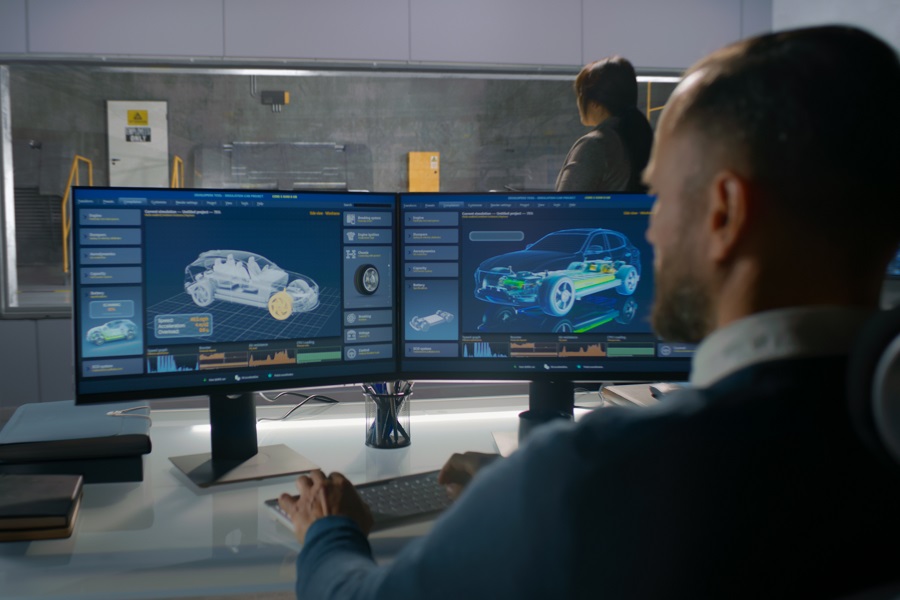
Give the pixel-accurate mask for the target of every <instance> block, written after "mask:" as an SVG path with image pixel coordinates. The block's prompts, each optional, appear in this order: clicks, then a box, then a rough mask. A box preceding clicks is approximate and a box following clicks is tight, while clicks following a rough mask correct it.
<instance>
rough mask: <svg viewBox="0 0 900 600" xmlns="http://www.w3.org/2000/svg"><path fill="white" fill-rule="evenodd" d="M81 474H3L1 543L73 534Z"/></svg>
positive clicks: (0, 487)
mask: <svg viewBox="0 0 900 600" xmlns="http://www.w3.org/2000/svg"><path fill="white" fill-rule="evenodd" d="M83 482H84V478H83V477H82V476H81V475H0V541H20V540H40V539H51V538H65V537H69V536H70V535H72V530H73V528H74V527H75V519H76V516H77V514H78V508H79V506H80V505H81V496H82V489H83Z"/></svg>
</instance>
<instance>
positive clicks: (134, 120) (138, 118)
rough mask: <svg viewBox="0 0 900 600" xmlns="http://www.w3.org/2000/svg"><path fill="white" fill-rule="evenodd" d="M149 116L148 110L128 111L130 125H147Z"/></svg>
mask: <svg viewBox="0 0 900 600" xmlns="http://www.w3.org/2000/svg"><path fill="white" fill-rule="evenodd" d="M148 120H149V118H148V116H147V111H146V110H129V111H128V124H129V125H147V123H148Z"/></svg>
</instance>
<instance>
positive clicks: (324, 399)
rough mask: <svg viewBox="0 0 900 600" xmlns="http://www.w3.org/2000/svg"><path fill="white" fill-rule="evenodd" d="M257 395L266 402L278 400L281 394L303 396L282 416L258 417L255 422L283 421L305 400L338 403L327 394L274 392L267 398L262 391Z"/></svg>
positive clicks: (305, 401)
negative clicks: (272, 395) (271, 417)
mask: <svg viewBox="0 0 900 600" xmlns="http://www.w3.org/2000/svg"><path fill="white" fill-rule="evenodd" d="M259 395H260V396H262V397H263V399H264V400H266V401H268V402H275V401H276V400H278V399H279V398H281V397H282V396H288V395H290V396H299V397H301V398H303V400H301V401H300V402H298V403H297V404H295V405H294V407H293V408H292V409H291V410H289V411H287V412H286V413H285V414H283V415H282V416H280V417H278V418H277V419H269V418H266V417H260V418H259V419H256V422H257V423H259V422H260V421H284V420H285V419H287V418H288V417H289V416H291V414H293V412H294V411H295V410H297V409H298V408H300V407H301V406H303V405H304V404H306V403H307V402H309V401H311V400H316V401H318V402H325V403H328V404H337V403H338V401H337V400H335V399H334V398H331V397H329V396H323V395H322V394H312V395H311V396H308V395H306V394H301V393H300V392H293V391H286V392H279V393H278V394H276V395H275V397H273V398H269V397H268V396H266V395H265V394H264V393H262V392H260V393H259Z"/></svg>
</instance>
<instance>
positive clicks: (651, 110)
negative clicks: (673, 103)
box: [647, 81, 666, 121]
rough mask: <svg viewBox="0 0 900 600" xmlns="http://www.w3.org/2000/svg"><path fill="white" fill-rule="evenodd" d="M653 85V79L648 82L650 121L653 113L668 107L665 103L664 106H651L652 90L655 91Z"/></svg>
mask: <svg viewBox="0 0 900 600" xmlns="http://www.w3.org/2000/svg"><path fill="white" fill-rule="evenodd" d="M652 85H653V82H652V81H648V82H647V120H648V121H649V120H650V115H651V114H653V113H655V112H656V111H658V110H662V109H664V108H665V107H666V105H665V104H663V105H662V106H655V107H653V108H650V96H651V94H650V92H651V91H653V88H652V87H651V86H652Z"/></svg>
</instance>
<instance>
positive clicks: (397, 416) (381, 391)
mask: <svg viewBox="0 0 900 600" xmlns="http://www.w3.org/2000/svg"><path fill="white" fill-rule="evenodd" d="M412 386H413V382H412V381H388V382H383V383H364V384H362V388H363V394H365V396H366V446H371V447H372V448H403V447H404V446H409V443H410V441H411V440H410V437H409V402H408V400H409V397H410V396H411V395H412Z"/></svg>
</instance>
